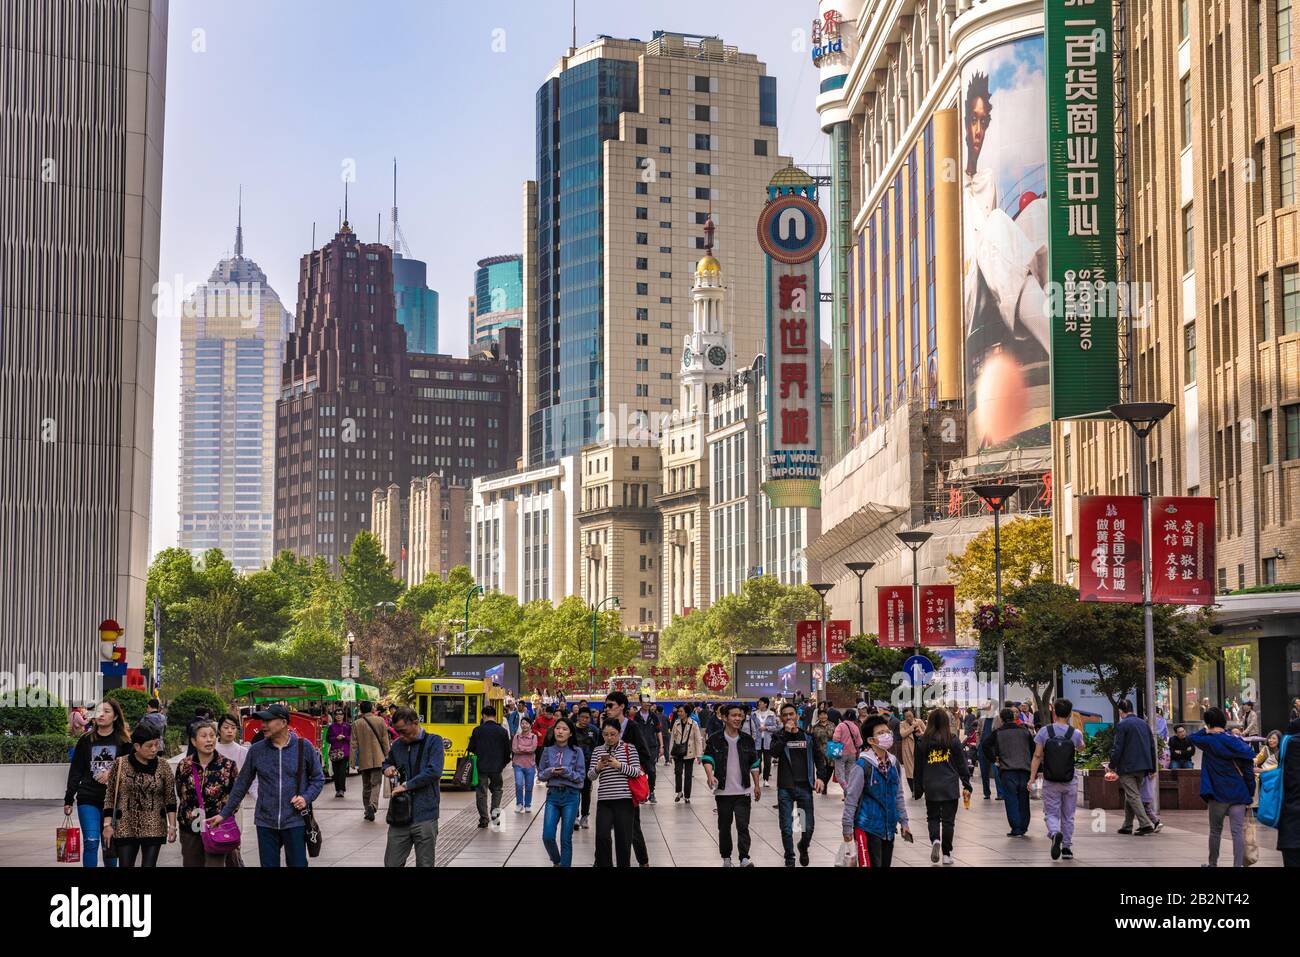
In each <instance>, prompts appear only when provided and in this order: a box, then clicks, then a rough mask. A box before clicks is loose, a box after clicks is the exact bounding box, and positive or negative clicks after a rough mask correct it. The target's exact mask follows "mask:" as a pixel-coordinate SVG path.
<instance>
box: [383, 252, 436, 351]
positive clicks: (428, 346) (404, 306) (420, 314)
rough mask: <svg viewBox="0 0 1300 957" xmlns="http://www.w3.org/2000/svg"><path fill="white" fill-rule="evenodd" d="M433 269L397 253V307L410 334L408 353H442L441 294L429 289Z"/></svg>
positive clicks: (395, 259) (395, 269)
mask: <svg viewBox="0 0 1300 957" xmlns="http://www.w3.org/2000/svg"><path fill="white" fill-rule="evenodd" d="M428 271H429V267H428V266H427V265H425V264H424V263H423V262H421V261H420V260H418V259H410V258H408V257H406V256H403V255H402V254H401V253H400V252H397V251H396V250H394V252H393V306H394V308H395V309H396V310H397V324H398V325H400V326H401V327H402V328H403V329H405V330H406V349H407V351H408V352H421V353H425V354H427V355H433V354H436V353H437V352H438V293H437V292H436V291H435V290H433V289H430V288H429V283H428Z"/></svg>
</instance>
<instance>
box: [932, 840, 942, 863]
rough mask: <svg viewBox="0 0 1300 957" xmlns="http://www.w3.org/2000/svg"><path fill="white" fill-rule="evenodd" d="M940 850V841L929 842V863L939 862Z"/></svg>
mask: <svg viewBox="0 0 1300 957" xmlns="http://www.w3.org/2000/svg"><path fill="white" fill-rule="evenodd" d="M940 851H941V845H940V843H939V842H938V841H932V842H931V843H930V863H931V864H938V863H939V854H940Z"/></svg>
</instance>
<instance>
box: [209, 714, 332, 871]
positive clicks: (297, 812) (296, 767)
mask: <svg viewBox="0 0 1300 957" xmlns="http://www.w3.org/2000/svg"><path fill="white" fill-rule="evenodd" d="M253 717H255V718H258V719H259V720H260V721H261V722H262V730H263V732H264V733H263V737H262V740H261V741H257V742H255V743H254V744H253V745H252V746H251V747H249V749H248V757H247V758H245V759H244V767H243V768H242V769H241V770H240V772H239V777H238V778H236V779H235V786H234V787H233V788H231V789H230V797H229V799H227V801H226V806H225V807H223V808H222V809H221V810H220V811H218V812H217V813H216V814H214V815H212V816H211V817H210V818H208V827H209V828H213V827H216V826H217V825H218V824H220V823H221V822H222V821H224V820H226V819H227V818H231V817H234V815H235V812H236V811H238V810H239V802H241V801H242V800H243V799H244V795H245V794H247V793H248V789H249V787H251V786H252V784H253V779H254V778H256V779H257V809H256V810H255V812H254V814H253V823H254V824H255V825H256V826H257V852H258V856H259V858H260V860H261V864H262V866H263V867H279V866H280V851H281V849H283V850H284V862H285V865H286V866H287V867H306V866H307V827H306V825H307V819H306V815H307V812H308V810H309V809H310V807H311V803H312V801H314V800H316V798H318V797H320V793H321V791H322V790H324V788H325V774H324V772H323V771H322V770H321V766H320V752H319V751H317V750H316V748H315V747H314V746H313V745H312V744H310V743H308V742H306V741H304V740H303V739H302V738H300V737H298V736H297V735H296V734H294V733H293V732H291V731H290V730H289V709H288V708H286V707H285V706H284V705H282V704H273V705H270V706H268V707H267V709H266V710H265V711H255V712H253Z"/></svg>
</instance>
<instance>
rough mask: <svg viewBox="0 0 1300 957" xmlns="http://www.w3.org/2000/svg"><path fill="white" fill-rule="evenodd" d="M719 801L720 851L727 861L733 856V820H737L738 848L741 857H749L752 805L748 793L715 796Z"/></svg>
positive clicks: (744, 858)
mask: <svg viewBox="0 0 1300 957" xmlns="http://www.w3.org/2000/svg"><path fill="white" fill-rule="evenodd" d="M714 800H715V801H717V802H718V853H719V854H721V855H722V859H723V860H724V861H725V860H727V859H728V858H729V857H731V822H732V819H733V818H734V819H735V821H736V850H738V851H739V852H740V859H741V860H742V861H743V860H746V859H748V857H749V810H750V807H751V803H750V797H749V795H748V794H719V795H716V796H715V797H714Z"/></svg>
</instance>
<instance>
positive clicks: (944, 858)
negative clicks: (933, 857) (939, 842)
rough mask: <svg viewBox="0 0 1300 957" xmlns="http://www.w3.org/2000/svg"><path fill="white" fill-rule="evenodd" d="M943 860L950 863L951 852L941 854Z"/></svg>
mask: <svg viewBox="0 0 1300 957" xmlns="http://www.w3.org/2000/svg"><path fill="white" fill-rule="evenodd" d="M943 862H944V863H945V864H951V863H952V855H951V854H945V855H944V856H943Z"/></svg>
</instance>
